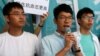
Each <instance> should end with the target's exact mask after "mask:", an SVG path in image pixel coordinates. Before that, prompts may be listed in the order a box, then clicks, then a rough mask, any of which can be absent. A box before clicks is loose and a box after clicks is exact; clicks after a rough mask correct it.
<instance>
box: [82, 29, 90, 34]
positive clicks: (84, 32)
mask: <svg viewBox="0 0 100 56" xmlns="http://www.w3.org/2000/svg"><path fill="white" fill-rule="evenodd" d="M80 33H81V34H90V30H89V29H83V28H80Z"/></svg>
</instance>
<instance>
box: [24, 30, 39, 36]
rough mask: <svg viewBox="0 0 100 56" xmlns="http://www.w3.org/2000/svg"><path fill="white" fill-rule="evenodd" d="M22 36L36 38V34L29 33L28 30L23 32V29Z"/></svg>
mask: <svg viewBox="0 0 100 56" xmlns="http://www.w3.org/2000/svg"><path fill="white" fill-rule="evenodd" d="M24 36H28V37H32V38H37V36H36V35H35V34H33V33H30V32H25V31H24Z"/></svg>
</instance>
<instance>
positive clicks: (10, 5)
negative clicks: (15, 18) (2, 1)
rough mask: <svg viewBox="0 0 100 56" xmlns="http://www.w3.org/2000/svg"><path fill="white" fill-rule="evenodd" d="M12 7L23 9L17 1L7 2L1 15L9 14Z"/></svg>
mask: <svg viewBox="0 0 100 56" xmlns="http://www.w3.org/2000/svg"><path fill="white" fill-rule="evenodd" d="M12 8H21V9H22V10H23V7H22V5H21V4H20V3H18V2H9V3H7V4H6V5H5V6H4V8H3V15H4V16H5V15H9V13H10V12H11V10H12Z"/></svg>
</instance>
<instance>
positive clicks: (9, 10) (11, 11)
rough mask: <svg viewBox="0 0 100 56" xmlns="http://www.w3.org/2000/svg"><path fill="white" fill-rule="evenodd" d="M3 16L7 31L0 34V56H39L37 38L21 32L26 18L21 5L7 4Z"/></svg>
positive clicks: (15, 3)
mask: <svg viewBox="0 0 100 56" xmlns="http://www.w3.org/2000/svg"><path fill="white" fill-rule="evenodd" d="M3 14H4V17H5V18H6V21H7V23H8V24H9V29H8V31H7V32H4V33H2V34H0V56H35V55H38V56H40V55H39V51H40V48H39V40H38V38H37V36H36V35H34V34H31V33H28V32H25V31H23V26H24V25H25V22H26V17H25V14H24V9H23V7H22V5H20V4H19V3H17V2H9V3H7V4H6V5H5V6H4V8H3Z"/></svg>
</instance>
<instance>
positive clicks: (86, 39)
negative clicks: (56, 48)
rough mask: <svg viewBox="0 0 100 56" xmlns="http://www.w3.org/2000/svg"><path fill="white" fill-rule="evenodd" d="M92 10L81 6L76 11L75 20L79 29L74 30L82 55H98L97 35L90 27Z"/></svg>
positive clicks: (92, 19) (99, 45) (99, 46)
mask: <svg viewBox="0 0 100 56" xmlns="http://www.w3.org/2000/svg"><path fill="white" fill-rule="evenodd" d="M94 16H95V15H94V12H93V10H91V9H90V8H87V7H85V8H83V9H81V10H79V11H78V13H77V20H78V21H77V22H78V24H79V26H80V29H79V31H77V32H74V35H75V37H77V41H78V44H80V46H81V50H82V52H83V56H100V53H99V52H100V44H99V41H98V38H97V36H95V35H94V34H93V33H92V32H90V29H91V28H92V25H93V21H94Z"/></svg>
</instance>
